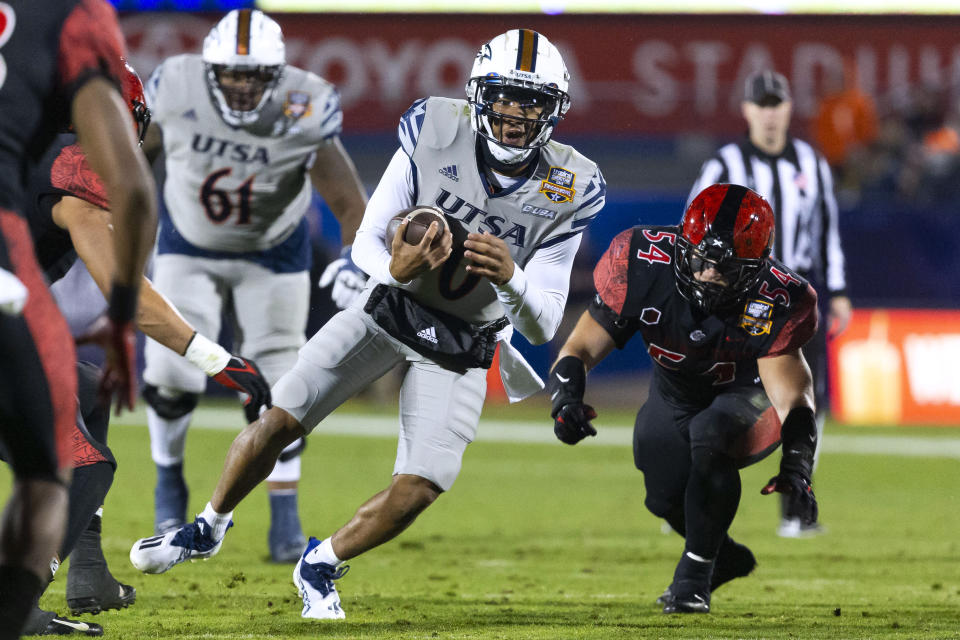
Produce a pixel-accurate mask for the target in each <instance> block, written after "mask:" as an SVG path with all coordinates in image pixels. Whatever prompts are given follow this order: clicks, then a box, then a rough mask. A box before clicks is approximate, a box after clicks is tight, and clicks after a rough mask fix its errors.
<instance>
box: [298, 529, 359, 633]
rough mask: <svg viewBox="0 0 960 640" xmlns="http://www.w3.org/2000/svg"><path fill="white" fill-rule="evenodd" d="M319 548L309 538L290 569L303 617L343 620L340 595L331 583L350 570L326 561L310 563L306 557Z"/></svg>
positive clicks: (315, 542) (315, 541)
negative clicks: (294, 565) (295, 563)
mask: <svg viewBox="0 0 960 640" xmlns="http://www.w3.org/2000/svg"><path fill="white" fill-rule="evenodd" d="M319 545H320V541H319V540H317V539H316V538H313V537H311V538H310V542H308V543H307V548H306V549H304V551H303V554H302V555H301V556H300V561H299V562H297V566H296V567H295V568H294V569H293V584H295V585H297V591H299V592H300V597H301V598H303V611H302V612H301V613H300V616H301V617H303V618H314V619H316V620H343V619H344V618H346V617H347V616H346V614H345V613H344V612H343V608H342V607H341V606H340V595H339V594H338V593H337V588H336V586H334V584H333V581H334V580H339V579H340V578H342V577H343V575H344V574H345V573H346V572H347V570H348V569H349V568H350V567H348V566H346V565H344V566H341V567H334V566H333V565H329V564H327V563H325V562H316V563H311V562H308V561H307V560H306V557H307V554H308V553H310V552H311V551H313V550H314V549H315V548H316V547H318V546H319Z"/></svg>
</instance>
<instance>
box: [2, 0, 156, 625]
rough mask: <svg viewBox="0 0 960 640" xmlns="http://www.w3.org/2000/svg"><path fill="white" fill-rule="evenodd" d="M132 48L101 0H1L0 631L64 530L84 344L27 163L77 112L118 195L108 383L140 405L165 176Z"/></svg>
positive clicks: (28, 595) (26, 602) (21, 611)
mask: <svg viewBox="0 0 960 640" xmlns="http://www.w3.org/2000/svg"><path fill="white" fill-rule="evenodd" d="M123 53H124V42H123V36H122V34H121V32H120V28H119V25H118V24H117V20H116V13H115V12H114V10H113V9H112V8H111V7H110V5H109V4H107V3H106V2H105V1H104V0H30V1H29V2H28V1H27V0H5V1H3V2H0V113H2V114H3V117H2V118H0V268H2V269H4V270H6V271H8V272H9V273H10V274H12V275H13V276H15V277H16V278H17V279H18V280H20V282H22V284H23V285H25V287H26V289H27V292H28V295H27V297H26V302H25V305H24V306H23V308H22V310H21V311H20V313H18V314H15V315H11V314H0V353H2V354H3V356H2V357H0V438H2V440H3V444H4V448H5V451H6V454H7V456H8V458H9V460H10V464H11V465H12V467H13V471H14V476H15V480H14V485H13V491H12V496H11V498H10V501H9V503H8V504H7V507H6V511H5V513H4V519H3V524H2V530H0V639H4V640H5V639H6V638H17V637H19V635H20V631H21V629H22V628H23V624H24V620H25V618H26V616H27V614H28V613H29V611H30V609H31V607H32V606H33V603H34V602H35V600H36V597H37V595H38V594H39V593H40V591H41V589H42V587H43V586H44V585H45V584H46V582H47V581H48V580H49V577H50V558H51V557H53V556H54V554H55V553H56V551H57V549H58V547H59V545H60V542H61V538H62V537H63V531H64V522H65V520H66V511H67V486H66V485H67V482H68V480H69V477H70V471H69V469H70V465H69V460H70V451H69V447H70V442H69V432H70V430H71V429H72V428H73V426H74V420H75V414H76V397H75V396H76V390H77V379H76V370H75V366H76V356H75V353H74V349H73V341H72V339H71V337H70V333H69V329H68V328H67V325H66V322H65V321H64V320H63V317H62V316H61V315H60V313H59V311H58V310H57V309H56V306H55V304H54V302H53V299H52V297H51V296H50V293H49V291H48V290H47V288H46V284H45V283H44V281H43V276H42V274H41V272H40V269H39V268H38V266H37V263H36V259H35V257H34V252H33V243H32V241H31V239H30V235H29V232H28V230H27V224H26V222H25V221H24V220H23V218H22V217H21V215H20V212H19V209H20V206H21V203H22V202H23V195H24V186H25V181H26V177H27V168H28V167H29V166H30V165H31V164H32V163H33V162H35V161H36V160H37V159H38V158H39V156H40V155H41V154H42V153H43V151H44V150H45V149H46V148H47V147H48V146H49V144H50V142H52V140H53V138H54V137H55V135H56V133H57V132H58V131H62V130H63V129H65V128H66V126H67V125H68V124H70V123H72V124H73V126H74V128H75V130H76V131H77V133H78V136H79V140H80V143H81V145H83V148H84V150H85V151H86V153H87V155H88V156H89V158H90V161H91V164H92V166H93V167H94V168H96V170H97V172H98V173H99V174H100V175H101V176H103V177H104V178H105V182H106V184H107V192H108V193H109V194H110V197H111V200H112V202H113V203H114V204H115V214H116V215H115V220H114V227H115V232H116V233H115V238H114V242H113V244H112V247H111V251H112V252H113V253H114V254H115V255H116V265H115V269H114V272H113V273H112V275H111V281H112V286H111V300H110V313H109V317H110V328H109V331H107V332H106V337H107V342H108V360H107V363H108V364H107V368H106V372H105V377H104V381H103V385H104V390H106V391H109V392H111V393H112V392H118V393H119V394H120V402H121V404H128V405H129V404H132V402H133V398H134V392H135V387H136V384H135V383H134V378H135V375H134V371H133V342H132V330H131V323H132V319H133V314H134V310H135V307H136V293H137V289H138V286H139V278H140V276H141V274H142V270H143V263H144V261H145V260H146V256H147V254H148V252H149V251H150V248H151V247H152V244H153V236H154V232H155V228H156V205H155V187H154V185H153V179H152V176H151V174H150V171H149V167H148V166H147V164H146V162H145V161H144V160H143V159H142V158H141V156H140V153H139V151H138V150H137V147H136V140H135V139H134V137H133V134H132V133H131V131H130V128H129V126H128V120H127V118H128V116H127V115H126V109H125V108H124V105H123V101H122V99H121V97H120V93H119V91H118V90H117V82H118V79H119V78H120V60H121V57H122V56H123Z"/></svg>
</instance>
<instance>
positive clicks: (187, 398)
mask: <svg viewBox="0 0 960 640" xmlns="http://www.w3.org/2000/svg"><path fill="white" fill-rule="evenodd" d="M143 399H144V400H146V401H147V404H148V405H150V407H151V408H152V409H153V410H154V411H156V412H157V415H158V416H160V417H161V418H163V419H164V420H176V419H177V418H182V417H183V416H185V415H187V414H188V413H190V412H191V411H193V410H194V409H196V408H197V403H198V402H199V401H200V396H199V395H198V394H196V393H186V392H184V393H178V394H177V395H174V396H170V395H168V394H166V393H161V391H160V389H159V388H158V387H155V386H154V385H152V384H148V385H147V386H145V387H144V388H143Z"/></svg>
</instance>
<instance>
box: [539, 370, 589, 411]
mask: <svg viewBox="0 0 960 640" xmlns="http://www.w3.org/2000/svg"><path fill="white" fill-rule="evenodd" d="M586 388H587V372H586V368H585V367H584V366H583V360H581V359H580V358H577V357H576V356H564V357H563V358H560V360H558V361H557V364H556V365H554V367H553V370H552V371H551V372H550V380H549V381H548V382H547V392H548V393H549V394H550V402H551V403H552V409H551V411H550V416H551V417H553V418H556V417H557V414H558V413H560V409H562V408H563V407H564V406H566V405H568V404H570V403H573V402H583V394H584V393H585V391H586Z"/></svg>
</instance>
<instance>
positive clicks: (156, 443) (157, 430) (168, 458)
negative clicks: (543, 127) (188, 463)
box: [147, 406, 193, 467]
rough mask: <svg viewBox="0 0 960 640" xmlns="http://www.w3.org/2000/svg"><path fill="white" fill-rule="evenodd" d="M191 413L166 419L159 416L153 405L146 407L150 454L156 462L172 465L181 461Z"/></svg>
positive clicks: (166, 465)
mask: <svg viewBox="0 0 960 640" xmlns="http://www.w3.org/2000/svg"><path fill="white" fill-rule="evenodd" d="M192 416H193V413H188V414H187V415H185V416H181V417H179V418H174V419H173V420H168V419H166V418H161V417H160V416H159V415H157V412H156V411H154V410H153V407H149V406H148V407H147V427H148V429H149V430H150V456H151V457H152V458H153V461H154V462H155V463H156V464H160V465H163V466H165V467H172V466H173V465H175V464H180V463H181V462H183V452H184V449H185V448H186V445H187V427H189V426H190V418H191V417H192Z"/></svg>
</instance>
